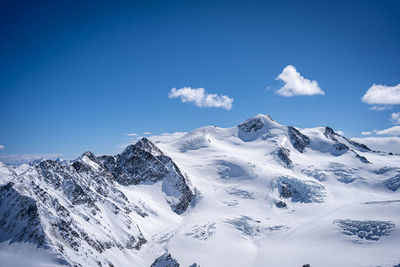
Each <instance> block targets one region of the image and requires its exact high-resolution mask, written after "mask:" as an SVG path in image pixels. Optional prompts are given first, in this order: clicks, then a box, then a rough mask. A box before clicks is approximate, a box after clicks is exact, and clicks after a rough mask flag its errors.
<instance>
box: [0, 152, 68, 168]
mask: <svg viewBox="0 0 400 267" xmlns="http://www.w3.org/2000/svg"><path fill="white" fill-rule="evenodd" d="M61 156H62V154H0V161H1V162H3V163H6V164H16V165H18V164H23V163H27V162H31V161H34V160H38V159H56V158H59V157H61Z"/></svg>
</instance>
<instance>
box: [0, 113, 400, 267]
mask: <svg viewBox="0 0 400 267" xmlns="http://www.w3.org/2000/svg"><path fill="white" fill-rule="evenodd" d="M150 140H151V141H149V140H148V139H142V140H141V141H139V142H138V143H137V144H136V145H134V146H129V147H128V148H127V149H125V150H124V152H122V153H121V154H119V155H116V156H101V157H96V156H94V155H93V154H91V153H85V154H83V155H82V157H80V158H79V159H77V160H75V161H71V162H55V161H43V162H41V163H40V164H39V165H36V166H32V167H29V166H28V167H26V166H25V167H19V169H18V170H17V169H16V168H15V167H11V166H6V165H0V183H2V184H3V185H0V188H1V190H3V191H4V192H7V193H0V196H1V198H0V242H2V243H0V262H1V260H2V259H10V256H9V255H18V253H20V254H22V253H24V251H32V245H31V244H34V245H36V246H38V248H37V252H35V253H36V254H35V253H32V254H35V257H36V258H35V259H36V262H38V263H37V266H48V265H51V266H53V265H52V264H51V262H53V263H54V262H56V263H57V264H76V265H78V266H79V265H81V266H99V265H100V264H101V266H111V264H112V265H113V266H150V265H152V266H178V265H179V266H203V267H204V266H205V267H208V266H211V267H212V266H302V265H305V264H310V265H311V266H394V265H396V264H399V263H400V254H399V251H400V245H399V244H400V231H399V225H400V195H399V192H400V190H399V187H400V156H398V155H390V154H387V153H384V152H377V151H373V150H371V149H369V148H368V147H367V146H365V145H363V144H360V143H357V142H355V141H353V140H350V139H348V138H346V137H344V136H342V135H339V134H337V133H336V132H335V131H334V130H332V129H331V128H329V127H318V128H310V129H299V128H295V127H290V126H289V127H288V126H284V125H281V124H279V123H278V122H276V121H274V120H273V119H272V118H271V117H270V116H268V115H261V114H260V115H257V116H255V117H253V118H250V119H248V120H246V121H245V122H243V123H241V124H239V125H238V126H235V127H232V128H219V127H214V126H207V127H202V128H199V129H196V130H193V131H191V132H189V133H175V134H163V135H161V136H153V137H151V138H150ZM48 165H50V166H48ZM47 173H49V175H46V174H47ZM50 174H52V175H50ZM10 181H11V182H12V184H10ZM57 184H59V185H58V186H57ZM38 188H40V190H39V189H38ZM77 188H81V189H77ZM42 191H44V192H45V193H42ZM42 195H44V196H45V197H43V196H42ZM54 199H56V200H57V202H58V203H59V204H60V206H62V207H64V208H65V209H66V211H64V210H63V209H61V210H62V211H61V212H60V211H57V208H56V205H55V204H54V202H55V200H54ZM21 203H24V204H23V205H21ZM11 205H14V206H13V207H17V208H13V209H11V210H10V209H8V207H10V206H11ZM29 206H32V209H31V211H30V212H27V211H26V209H27V208H26V207H29ZM96 207H97V209H96ZM15 210H17V211H24V212H22V213H21V214H22V215H23V216H21V214H20V215H19V216H16V215H14V213H13V211H15ZM28 210H30V209H28ZM93 210H95V211H96V212H95V213H96V214H93ZM7 212H8V213H7ZM16 213H18V212H16ZM27 214H28V215H29V214H30V217H29V216H27ZM32 214H33V215H35V216H33V217H32ZM27 218H28V220H27ZM34 218H36V221H35V220H32V219H34ZM85 218H89V220H87V221H86V219H85ZM16 219H17V220H16ZM63 220H64V221H68V222H69V223H68V225H70V228H71V229H72V230H68V229H67V230H66V231H61V230H60V229H63V227H61V226H62V224H61V226H60V222H61V221H63ZM3 221H4V222H5V223H3ZM14 221H15V222H18V223H17V224H18V227H16V225H14V227H10V225H11V226H12V225H13V222H14ZM32 222H33V223H32ZM55 222H57V224H55ZM27 225H28V226H29V227H27ZM64 228H65V227H64ZM67 228H68V227H67ZM21 229H29V230H30V231H28V232H27V231H22V230H21ZM32 229H34V230H35V231H33V230H32ZM60 231H61V232H66V233H67V234H65V235H61V234H60V233H59V232H60ZM73 231H75V232H76V233H77V236H75V235H74V232H73ZM82 232H84V233H87V235H88V236H89V237H90V238H91V239H92V240H93V242H94V243H93V242H91V241H90V240H89V241H87V240H85V238H84V237H85V235H84V234H82ZM26 233H28V234H26ZM54 233H56V234H54ZM57 233H58V234H57ZM30 234H32V235H30ZM31 236H32V237H36V238H33V239H32V238H29V237H31ZM41 240H43V242H40V241H41ZM107 240H112V242H111V244H109V243H107ZM140 240H142V241H140ZM74 242H75V243H77V244H79V245H78V246H77V248H78V251H76V250H74V244H75V243H74ZM57 244H61V245H62V247H63V251H60V249H59V247H57ZM91 244H92V245H91ZM94 244H102V245H101V246H100V247H102V248H101V249H98V250H96V249H95V247H96V245H94ZM105 244H107V245H105ZM138 244H140V245H138ZM19 248H20V249H19ZM19 251H20V252H19ZM7 257H8V258H7ZM32 258H33V256H32ZM39 259H41V260H39ZM41 262H42V263H41ZM49 262H50V263H49ZM177 264H178V265H177ZM21 266H29V265H24V264H21Z"/></svg>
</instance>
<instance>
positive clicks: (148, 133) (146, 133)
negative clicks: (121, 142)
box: [143, 132, 152, 135]
mask: <svg viewBox="0 0 400 267" xmlns="http://www.w3.org/2000/svg"><path fill="white" fill-rule="evenodd" d="M150 134H152V132H144V133H143V135H150Z"/></svg>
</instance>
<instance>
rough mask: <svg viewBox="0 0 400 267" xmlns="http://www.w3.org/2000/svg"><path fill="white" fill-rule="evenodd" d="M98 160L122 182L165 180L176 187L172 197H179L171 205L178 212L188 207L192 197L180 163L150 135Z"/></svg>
mask: <svg viewBox="0 0 400 267" xmlns="http://www.w3.org/2000/svg"><path fill="white" fill-rule="evenodd" d="M99 160H100V161H101V162H102V163H103V165H104V166H105V167H106V168H107V170H109V171H110V172H111V174H112V175H113V176H114V178H115V180H116V181H117V182H118V183H120V184H122V185H132V184H140V183H146V184H152V183H156V182H158V181H161V180H163V183H165V185H167V184H169V185H170V186H172V187H173V188H175V189H176V192H174V195H173V197H176V198H178V199H179V201H178V202H177V203H176V202H174V203H172V202H171V203H170V205H171V208H172V210H174V211H175V212H176V213H178V214H181V213H183V212H184V211H185V210H186V209H187V208H188V206H189V204H190V202H191V200H192V198H193V193H192V191H191V190H190V188H189V186H188V185H187V183H186V179H185V177H184V176H183V175H182V173H181V171H180V170H179V168H178V166H177V165H176V164H175V163H174V162H173V161H172V159H171V158H170V157H168V156H166V155H165V154H164V153H163V152H162V151H161V150H159V149H158V148H157V147H156V146H155V145H154V144H153V143H152V142H151V141H150V140H148V139H147V138H143V139H141V140H140V141H138V142H137V143H136V144H135V145H130V146H128V147H127V148H126V149H125V150H124V151H123V152H122V153H121V154H119V155H117V156H114V157H112V156H102V157H99Z"/></svg>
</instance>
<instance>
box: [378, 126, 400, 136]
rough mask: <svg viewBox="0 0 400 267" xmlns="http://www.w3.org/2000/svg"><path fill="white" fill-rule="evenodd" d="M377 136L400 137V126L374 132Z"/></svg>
mask: <svg viewBox="0 0 400 267" xmlns="http://www.w3.org/2000/svg"><path fill="white" fill-rule="evenodd" d="M374 132H375V133H376V134H381V135H383V134H384V135H400V126H393V127H390V128H387V129H384V130H379V131H376V130H375V131H374Z"/></svg>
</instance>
